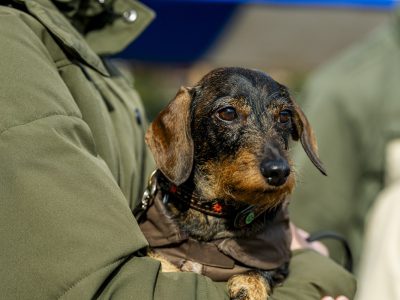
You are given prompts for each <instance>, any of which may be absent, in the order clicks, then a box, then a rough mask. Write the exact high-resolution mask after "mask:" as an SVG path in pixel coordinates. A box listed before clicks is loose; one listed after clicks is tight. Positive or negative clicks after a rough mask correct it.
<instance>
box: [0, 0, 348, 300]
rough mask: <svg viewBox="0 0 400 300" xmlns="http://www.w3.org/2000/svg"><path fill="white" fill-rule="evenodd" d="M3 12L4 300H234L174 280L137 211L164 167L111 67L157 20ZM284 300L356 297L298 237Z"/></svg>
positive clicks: (12, 6)
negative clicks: (154, 255)
mask: <svg viewBox="0 0 400 300" xmlns="http://www.w3.org/2000/svg"><path fill="white" fill-rule="evenodd" d="M1 4H2V5H0V15H1V18H0V91H1V93H0V199H1V200H0V201H1V210H0V213H1V216H0V220H1V221H0V228H1V230H0V239H1V241H2V247H1V249H2V251H1V255H0V259H1V271H0V274H1V275H0V277H1V278H2V280H1V285H0V291H1V292H0V295H1V298H4V299H56V298H57V299H59V298H62V299H94V298H101V299H110V298H113V299H153V298H155V299H225V298H227V293H226V287H225V283H217V282H212V281H211V280H210V279H208V278H206V277H204V276H200V275H197V274H194V273H183V272H182V273H163V272H161V268H160V263H159V262H158V261H156V260H153V259H150V258H148V257H145V256H144V255H143V253H144V250H145V248H146V247H147V245H148V244H147V241H146V240H145V239H144V237H143V235H142V233H141V232H140V230H139V227H138V225H137V223H136V221H135V219H134V217H133V215H132V211H131V210H132V209H133V208H134V207H136V205H137V204H138V201H139V200H140V199H141V195H142V192H143V188H144V186H145V184H146V178H147V176H148V174H149V173H150V172H151V171H152V169H153V168H154V164H153V162H152V159H151V157H150V154H149V152H148V151H147V148H146V146H145V144H144V138H143V137H144V133H145V130H146V124H147V122H146V119H145V117H144V116H145V113H144V111H143V107H142V104H141V101H140V99H139V96H138V94H137V93H136V91H135V89H134V88H133V87H132V86H131V81H129V80H127V79H126V78H124V77H123V76H122V75H121V73H120V72H119V71H118V70H117V69H116V68H115V67H114V66H113V65H112V63H110V61H109V60H107V59H105V58H104V56H105V55H110V54H115V53H117V52H119V51H120V50H122V49H123V48H124V47H125V46H127V45H128V44H129V43H130V42H131V41H132V40H133V39H135V38H136V36H138V35H139V34H140V33H141V32H142V31H143V30H144V28H145V27H146V26H147V24H148V23H149V22H150V21H151V19H152V18H153V12H152V11H151V10H150V9H148V8H147V7H145V6H144V5H142V4H140V3H139V2H137V1H131V0H116V1H111V0H98V1H94V0H89V1H80V0H53V1H51V0H36V1H28V0H15V1H13V0H8V1H2V2H1ZM293 237H294V238H293V247H292V249H293V250H294V251H293V258H292V262H291V267H290V269H291V270H290V271H291V274H290V276H289V278H288V279H287V280H286V281H285V283H284V284H283V285H282V286H280V287H278V288H276V290H275V293H274V295H273V296H272V299H288V300H289V299H297V300H301V299H305V300H306V299H320V298H321V297H323V296H325V295H331V296H337V295H340V294H344V295H346V296H348V297H349V298H351V297H352V296H353V295H354V292H355V281H354V278H353V277H352V276H351V275H350V274H349V273H348V272H346V271H345V270H344V269H342V268H341V267H339V266H338V265H336V264H335V263H334V262H332V261H331V260H330V259H329V258H326V257H325V256H322V255H319V254H317V253H316V252H315V251H312V250H311V249H310V248H312V247H313V246H312V245H311V244H308V243H307V242H306V241H305V239H304V237H303V236H301V235H298V234H297V230H296V228H293Z"/></svg>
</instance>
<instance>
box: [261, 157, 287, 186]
mask: <svg viewBox="0 0 400 300" xmlns="http://www.w3.org/2000/svg"><path fill="white" fill-rule="evenodd" d="M260 171H261V174H262V175H263V176H264V177H265V178H266V180H267V182H268V184H270V185H273V186H280V185H282V184H284V183H285V182H286V179H287V178H288V176H289V174H290V167H289V165H288V163H287V162H286V161H285V160H283V159H277V160H266V161H263V162H262V163H261V166H260Z"/></svg>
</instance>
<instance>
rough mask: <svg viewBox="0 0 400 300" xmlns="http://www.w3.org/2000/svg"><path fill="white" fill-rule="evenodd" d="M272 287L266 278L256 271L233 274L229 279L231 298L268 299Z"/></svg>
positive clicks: (239, 299) (246, 299)
mask: <svg viewBox="0 0 400 300" xmlns="http://www.w3.org/2000/svg"><path fill="white" fill-rule="evenodd" d="M270 291H271V289H270V287H269V285H268V283H267V282H266V280H265V279H264V278H263V277H262V276H261V275H260V274H258V273H256V272H249V273H247V274H241V275H235V276H232V277H231V278H230V279H229V281H228V293H229V297H230V299H235V300H266V299H268V295H269V293H270Z"/></svg>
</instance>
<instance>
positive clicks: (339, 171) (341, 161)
mask: <svg viewBox="0 0 400 300" xmlns="http://www.w3.org/2000/svg"><path fill="white" fill-rule="evenodd" d="M399 83H400V14H399V12H397V13H395V14H394V16H393V18H392V19H391V20H390V22H388V23H386V24H385V25H384V26H382V27H380V28H379V29H377V30H376V31H374V32H373V33H371V34H370V35H369V36H368V37H367V38H366V39H365V40H363V41H361V42H359V43H357V44H356V45H354V46H352V47H351V48H350V49H349V50H347V51H345V52H344V53H343V54H342V55H340V56H339V57H337V58H336V59H334V60H333V61H331V62H329V63H328V64H326V65H325V66H323V67H322V68H321V69H319V70H318V71H317V72H315V73H314V74H313V75H312V77H311V79H310V80H309V81H308V83H307V84H306V85H305V88H304V91H303V93H302V95H301V97H300V98H301V100H300V102H302V105H303V108H304V110H305V113H306V115H307V117H308V118H309V120H310V122H311V124H313V128H314V130H315V133H316V136H317V140H318V144H319V146H320V148H319V153H320V157H321V159H322V161H323V162H324V164H325V166H326V168H327V171H328V177H321V176H318V174H317V173H316V172H315V171H314V170H313V169H312V166H310V165H309V164H308V163H307V162H306V159H305V158H304V157H302V154H300V153H298V160H297V162H298V165H297V166H298V170H297V171H298V173H299V178H300V179H301V182H300V183H299V185H298V187H297V189H296V191H295V193H294V195H293V197H292V202H291V207H290V211H291V217H292V219H293V220H294V222H295V223H296V224H297V225H299V226H300V227H302V228H304V229H306V230H307V231H310V232H314V231H319V230H321V229H329V230H334V231H337V232H339V233H342V234H343V235H345V237H346V238H347V239H348V241H349V242H350V246H351V248H352V250H353V254H354V259H355V265H356V270H358V269H360V268H359V261H360V257H361V255H362V253H363V252H364V254H365V257H364V258H363V260H362V264H363V265H362V266H361V270H362V274H361V276H360V278H361V281H360V282H359V286H360V290H361V295H362V296H361V297H360V299H363V300H364V299H378V298H379V299H399V298H400V297H399V287H398V282H400V271H399V266H400V251H399V245H400V244H399V230H400V224H399V222H398V220H399V219H398V212H399V201H398V200H399V197H400V196H399V194H398V193H399V184H400V181H399V180H398V176H394V175H391V176H387V174H388V173H393V172H391V171H390V168H394V169H397V170H398V169H399V167H400V163H399V160H398V159H393V157H396V156H395V155H388V154H387V153H389V152H388V149H389V148H390V149H392V147H394V146H393V145H397V146H396V147H394V148H396V149H397V150H393V149H392V150H390V153H393V151H394V152H396V151H397V152H400V147H399V146H398V145H399V144H398V142H397V141H398V140H399V139H400V117H399V116H400V101H399V100H400V84H399ZM298 152H300V151H298ZM397 172H398V171H397ZM385 177H388V178H389V180H386V181H385ZM396 178H397V180H396ZM381 202H382V203H381ZM389 203H391V204H389ZM371 206H375V208H374V211H373V212H372V215H373V217H372V219H371V220H369V219H368V218H367V216H368V213H369V212H370V209H371ZM396 212H397V214H396ZM366 222H367V224H368V222H371V223H370V224H368V228H369V233H368V242H366V243H365V244H363V238H364V227H365V223H366ZM339 247H340V245H338V244H331V247H330V253H331V255H333V256H334V257H336V258H337V259H340V257H341V254H340V253H341V249H339ZM378 266H379V271H378ZM379 276H381V277H379ZM378 277H379V280H378ZM373 279H374V280H373ZM364 280H365V281H364ZM380 284H382V286H380ZM388 286H391V287H390V288H389V287H388ZM393 290H396V292H397V294H396V293H394V292H393V293H392V294H391V295H390V296H389V294H390V293H391V291H393ZM385 291H386V292H388V293H389V294H387V293H384V292H385ZM395 294H396V296H394V295H395ZM367 295H369V296H370V297H367ZM385 295H387V297H385Z"/></svg>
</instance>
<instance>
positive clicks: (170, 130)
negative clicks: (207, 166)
mask: <svg viewBox="0 0 400 300" xmlns="http://www.w3.org/2000/svg"><path fill="white" fill-rule="evenodd" d="M191 100H192V99H191V95H190V94H189V90H188V88H184V87H181V88H180V90H179V91H178V93H177V94H176V96H175V98H174V99H173V100H172V101H171V102H170V103H169V104H168V106H167V107H166V108H165V109H164V110H163V111H161V112H160V114H159V115H158V116H157V118H156V119H155V120H154V121H153V122H152V123H151V124H150V127H149V129H148V130H147V132H146V143H147V145H148V146H149V148H150V150H151V152H152V153H153V156H154V159H155V161H156V163H157V166H158V168H159V169H160V170H161V172H162V173H163V174H164V175H165V176H166V177H167V178H168V179H169V180H170V181H171V182H173V183H174V184H176V185H180V184H182V183H183V182H185V181H186V180H187V179H188V178H189V176H190V173H191V171H192V166H193V152H194V149H193V140H192V137H191V132H190V103H191Z"/></svg>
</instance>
